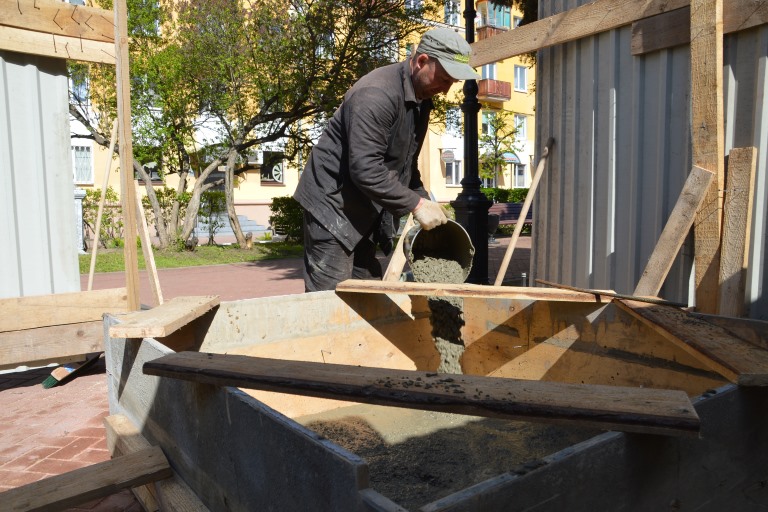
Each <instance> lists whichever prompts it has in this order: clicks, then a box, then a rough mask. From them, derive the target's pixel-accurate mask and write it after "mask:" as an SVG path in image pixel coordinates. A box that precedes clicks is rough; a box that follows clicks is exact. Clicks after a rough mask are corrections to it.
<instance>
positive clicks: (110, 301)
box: [0, 288, 128, 332]
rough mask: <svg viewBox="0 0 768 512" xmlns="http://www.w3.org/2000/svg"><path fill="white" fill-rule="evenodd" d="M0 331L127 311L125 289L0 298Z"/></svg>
mask: <svg viewBox="0 0 768 512" xmlns="http://www.w3.org/2000/svg"><path fill="white" fill-rule="evenodd" d="M0 311H2V312H3V314H2V315H0V332H7V331H19V330H23V329H34V328H37V327H46V326H51V325H66V324H75V323H80V322H89V321H92V320H101V317H102V315H104V313H123V312H125V311H128V298H127V295H126V290H125V288H110V289H107V290H94V291H90V292H73V293H55V294H51V295H33V296H29V297H15V298H10V299H0Z"/></svg>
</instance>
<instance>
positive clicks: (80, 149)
mask: <svg viewBox="0 0 768 512" xmlns="http://www.w3.org/2000/svg"><path fill="white" fill-rule="evenodd" d="M72 169H73V170H74V175H75V183H78V184H81V183H82V184H92V183H93V158H92V155H91V147H90V146H72Z"/></svg>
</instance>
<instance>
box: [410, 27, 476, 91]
mask: <svg viewBox="0 0 768 512" xmlns="http://www.w3.org/2000/svg"><path fill="white" fill-rule="evenodd" d="M416 51H417V52H418V53H426V54H427V55H429V56H430V57H433V58H435V59H437V60H438V61H439V62H440V64H442V66H443V68H445V71H447V72H448V74H449V75H451V76H452V77H453V78H454V79H456V80H479V79H480V75H478V74H477V73H475V71H474V70H473V69H472V68H471V67H470V66H469V55H470V54H471V53H472V48H471V47H470V46H469V43H468V42H466V41H465V40H464V38H463V37H461V36H460V35H459V34H458V33H457V32H456V31H455V30H453V29H450V28H433V29H432V30H428V31H427V32H425V33H424V35H423V36H421V41H419V47H418V48H417V50H416Z"/></svg>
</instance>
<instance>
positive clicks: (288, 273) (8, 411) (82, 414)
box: [0, 237, 531, 512]
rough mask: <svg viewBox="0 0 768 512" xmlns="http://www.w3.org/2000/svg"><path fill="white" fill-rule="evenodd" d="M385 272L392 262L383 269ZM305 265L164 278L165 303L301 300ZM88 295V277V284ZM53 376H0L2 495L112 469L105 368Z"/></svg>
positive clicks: (523, 260) (105, 509) (35, 372)
mask: <svg viewBox="0 0 768 512" xmlns="http://www.w3.org/2000/svg"><path fill="white" fill-rule="evenodd" d="M530 241H531V239H530V238H529V237H521V238H520V240H519V242H518V247H517V248H516V249H515V253H514V255H513V258H512V260H511V261H510V264H509V267H508V271H507V273H506V275H505V279H507V280H515V278H516V277H517V276H519V275H520V272H526V273H527V272H528V267H529V261H530V245H531V243H530ZM508 243H509V238H499V239H498V243H496V244H491V245H489V250H488V252H489V262H488V279H489V281H490V282H493V281H494V280H495V278H496V274H497V273H498V269H499V268H500V263H501V261H502V259H503V257H504V253H505V251H506V248H507V244H508ZM384 264H386V260H385V261H384ZM301 265H302V262H301V260H300V259H297V258H294V259H285V260H275V261H268V262H257V263H249V264H237V265H217V266H210V267H191V268H187V269H167V270H159V271H158V274H159V280H160V284H161V289H162V291H163V296H164V298H166V299H170V298H172V297H176V296H180V295H219V296H221V298H222V300H238V299H243V298H249V297H268V296H275V295H285V294H293V293H302V292H303V289H304V285H303V281H302V279H301ZM140 281H141V301H142V303H144V304H152V299H151V294H150V290H149V284H148V281H147V279H146V275H145V273H144V272H141V278H140ZM82 283H83V288H85V285H86V284H87V276H82ZM119 286H124V275H123V274H122V273H110V274H98V275H96V276H95V277H94V288H95V289H103V288H113V287H119ZM51 370H52V368H38V369H28V370H26V371H24V370H19V371H16V372H10V373H9V372H3V373H0V492H1V491H4V490H7V489H11V488H14V487H18V486H21V485H24V484H27V483H30V482H34V481H37V480H40V479H43V478H46V477H49V476H52V475H57V474H62V473H65V472H68V471H71V470H73V469H77V468H82V467H85V466H88V465H90V464H94V463H97V462H102V461H106V460H108V459H109V452H108V450H107V446H106V440H105V429H104V425H103V423H102V420H103V418H104V417H105V416H107V415H108V414H109V413H108V409H109V404H108V400H107V382H106V378H105V370H104V362H103V360H101V361H99V362H98V363H96V364H95V365H94V366H93V367H91V368H89V369H88V370H87V371H85V372H84V373H83V374H82V375H79V376H77V377H76V378H74V379H73V380H71V381H70V382H68V383H66V384H64V385H60V386H55V387H53V388H50V389H43V387H42V385H41V384H42V382H43V381H44V380H45V379H46V378H47V377H48V376H49V375H50V373H51ZM68 510H69V511H70V512H76V511H84V510H88V511H91V512H124V511H128V512H139V511H140V510H142V508H141V506H140V505H139V504H138V502H137V501H136V500H135V499H134V497H133V494H131V492H130V491H127V490H126V491H122V492H119V493H117V494H114V495H112V496H109V497H107V498H104V499H101V500H95V501H92V502H90V503H87V504H84V505H81V506H80V507H77V508H71V509H68Z"/></svg>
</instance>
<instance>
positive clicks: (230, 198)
mask: <svg viewBox="0 0 768 512" xmlns="http://www.w3.org/2000/svg"><path fill="white" fill-rule="evenodd" d="M236 158H237V152H235V150H234V149H232V150H230V152H229V156H228V157H227V168H226V170H225V171H224V197H225V199H226V202H227V214H228V215H229V224H230V225H231V226H232V231H233V232H234V234H235V238H236V239H237V244H238V245H239V246H240V247H245V236H244V235H243V229H242V228H241V227H240V219H238V218H237V212H236V211H235V192H234V189H235V187H234V181H235V159H236Z"/></svg>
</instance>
